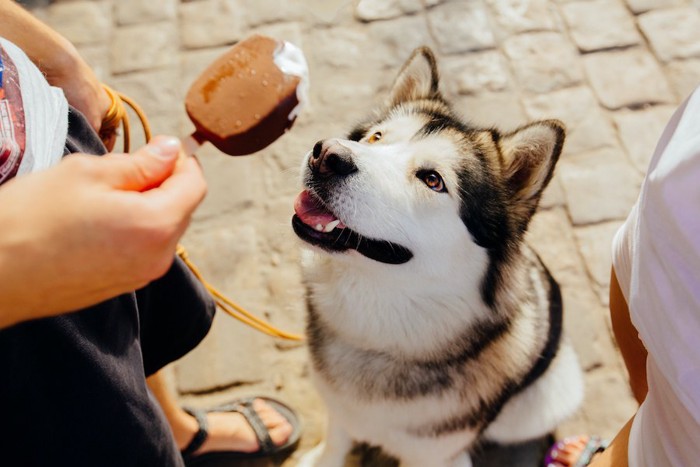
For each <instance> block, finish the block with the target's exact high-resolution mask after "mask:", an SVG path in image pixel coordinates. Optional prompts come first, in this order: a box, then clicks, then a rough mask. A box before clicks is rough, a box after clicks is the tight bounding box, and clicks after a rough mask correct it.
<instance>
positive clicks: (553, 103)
mask: <svg viewBox="0 0 700 467" xmlns="http://www.w3.org/2000/svg"><path fill="white" fill-rule="evenodd" d="M523 104H524V107H525V112H526V113H527V115H528V116H529V117H530V118H532V119H536V120H543V119H548V118H556V119H559V120H561V121H563V122H564V124H566V140H565V141H564V150H563V152H564V155H567V154H577V153H579V152H583V151H590V150H592V149H598V148H601V147H606V146H615V145H616V144H617V136H616V135H615V129H614V127H613V125H612V122H611V121H610V118H609V117H608V116H607V114H606V113H605V112H603V111H602V110H601V109H600V106H599V105H598V102H597V101H596V99H595V96H594V95H593V93H592V92H591V91H590V89H589V88H587V87H582V86H578V87H573V88H567V89H561V90H559V91H554V92H552V93H549V94H540V95H534V96H529V97H525V98H524V99H523Z"/></svg>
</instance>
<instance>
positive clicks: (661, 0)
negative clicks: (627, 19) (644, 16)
mask: <svg viewBox="0 0 700 467" xmlns="http://www.w3.org/2000/svg"><path fill="white" fill-rule="evenodd" d="M625 1H626V2H627V6H628V7H629V9H630V10H632V12H633V13H635V14H639V13H644V12H645V11H649V10H655V9H662V8H669V7H674V6H679V5H686V4H687V3H688V0H625Z"/></svg>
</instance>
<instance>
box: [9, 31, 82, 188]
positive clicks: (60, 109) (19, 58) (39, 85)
mask: <svg viewBox="0 0 700 467" xmlns="http://www.w3.org/2000/svg"><path fill="white" fill-rule="evenodd" d="M0 45H2V47H3V48H4V49H5V52H6V53H7V55H9V56H10V58H11V59H12V61H13V62H14V65H15V67H16V68H17V73H18V76H19V84H20V90H21V94H22V101H23V105H24V122H25V128H26V144H25V149H24V155H23V156H22V161H21V163H20V166H19V169H18V171H17V175H21V174H24V173H29V172H36V171H38V170H44V169H47V168H49V167H51V166H52V165H55V164H57V163H58V162H59V161H60V160H61V157H62V156H63V148H64V146H65V143H66V135H67V133H68V101H66V98H65V96H64V95H63V91H62V90H61V89H59V88H56V87H53V86H51V85H49V83H48V82H47V81H46V78H45V77H44V75H43V74H42V73H41V71H39V69H38V68H37V67H36V66H35V65H34V64H33V63H32V62H31V60H29V58H28V57H27V55H26V54H25V53H24V52H22V50H20V49H19V48H18V47H17V46H15V45H14V44H13V43H12V42H10V41H8V40H6V39H3V38H2V37H0Z"/></svg>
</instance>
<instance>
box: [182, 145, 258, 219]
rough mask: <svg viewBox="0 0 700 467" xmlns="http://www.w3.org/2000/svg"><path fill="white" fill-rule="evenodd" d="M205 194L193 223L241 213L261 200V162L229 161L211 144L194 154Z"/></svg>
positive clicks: (249, 158)
mask: <svg viewBox="0 0 700 467" xmlns="http://www.w3.org/2000/svg"><path fill="white" fill-rule="evenodd" d="M197 156H198V159H199V162H200V163H201V164H202V168H203V170H204V177H205V178H206V180H207V184H208V194H207V197H206V198H205V199H204V202H203V203H202V204H201V205H200V206H199V208H198V209H197V211H195V214H194V219H195V220H196V221H201V222H204V221H207V222H208V221H209V220H212V219H214V220H216V219H217V218H219V217H220V216H222V215H223V214H226V213H236V212H244V211H245V210H246V209H250V208H251V207H253V206H256V205H257V204H258V203H259V201H260V200H261V199H263V198H262V194H263V187H262V175H261V174H262V172H263V162H262V161H261V160H260V158H258V157H231V156H227V155H225V154H222V153H221V152H219V150H217V149H216V148H215V147H214V146H212V145H211V144H205V145H204V146H202V147H201V148H200V149H199V150H198V151H197Z"/></svg>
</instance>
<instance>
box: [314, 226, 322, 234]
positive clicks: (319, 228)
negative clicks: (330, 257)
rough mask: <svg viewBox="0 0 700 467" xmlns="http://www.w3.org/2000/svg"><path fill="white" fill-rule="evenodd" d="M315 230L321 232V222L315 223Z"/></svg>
mask: <svg viewBox="0 0 700 467" xmlns="http://www.w3.org/2000/svg"><path fill="white" fill-rule="evenodd" d="M314 228H315V229H316V230H318V231H319V232H323V226H322V225H321V224H316V227H314Z"/></svg>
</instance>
